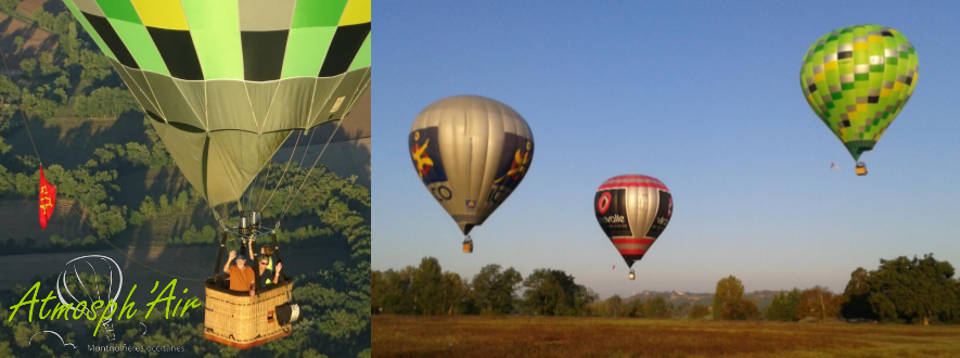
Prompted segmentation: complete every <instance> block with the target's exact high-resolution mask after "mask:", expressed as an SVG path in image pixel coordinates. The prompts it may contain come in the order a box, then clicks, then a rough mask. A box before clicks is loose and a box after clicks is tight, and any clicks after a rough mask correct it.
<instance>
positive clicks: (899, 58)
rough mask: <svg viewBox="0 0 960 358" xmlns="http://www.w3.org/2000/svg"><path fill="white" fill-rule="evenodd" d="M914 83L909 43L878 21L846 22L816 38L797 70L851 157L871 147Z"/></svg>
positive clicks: (809, 97)
mask: <svg viewBox="0 0 960 358" xmlns="http://www.w3.org/2000/svg"><path fill="white" fill-rule="evenodd" d="M916 83H917V52H916V50H915V49H914V48H913V45H912V44H910V41H908V40H907V38H906V37H905V36H903V34H901V33H900V32H898V31H897V30H894V29H892V28H889V27H885V26H880V25H859V26H849V27H844V28H840V29H837V30H834V31H831V32H830V33H828V34H826V35H824V36H823V37H820V39H819V40H817V42H816V43H814V44H813V46H810V49H809V50H807V55H806V56H805V57H804V59H803V67H802V68H801V69H800V86H801V87H802V88H803V94H804V95H805V96H806V98H807V103H809V104H810V108H813V111H814V112H816V113H817V115H818V116H820V119H821V120H823V123H824V124H826V125H827V127H828V128H830V131H832V132H833V134H835V135H836V136H837V138H839V139H840V141H841V142H843V144H844V145H846V147H847V150H848V151H850V154H851V155H852V156H853V159H854V160H858V159H859V158H860V155H861V154H863V152H866V151H868V150H871V149H873V146H874V145H875V144H876V143H877V141H878V140H880V136H882V135H883V132H884V131H886V129H887V126H889V125H890V123H891V122H893V119H894V118H896V117H897V114H898V113H900V110H901V109H903V106H904V105H906V104H907V101H908V100H909V99H910V95H911V94H913V89H914V88H915V87H916Z"/></svg>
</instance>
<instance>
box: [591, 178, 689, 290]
mask: <svg viewBox="0 0 960 358" xmlns="http://www.w3.org/2000/svg"><path fill="white" fill-rule="evenodd" d="M593 204H594V205H593V210H594V213H595V214H596V216H597V222H599V223H600V227H601V228H602V229H603V231H604V233H606V234H607V237H609V238H610V242H612V243H613V245H614V246H615V247H616V248H617V251H619V252H620V255H621V256H623V259H624V261H626V263H627V266H629V267H631V268H632V267H633V263H634V262H636V261H639V260H640V259H641V258H643V255H645V254H646V253H647V251H649V250H650V246H651V245H653V242H654V241H656V240H657V238H658V237H660V234H661V233H662V232H663V230H664V229H665V228H666V227H667V223H669V222H670V217H671V216H672V215H673V198H672V197H671V195H670V190H669V189H667V186H666V185H664V184H663V182H661V181H660V180H658V179H657V178H654V177H650V176H646V175H620V176H615V177H613V178H610V179H607V181H605V182H603V184H601V185H600V187H599V188H597V193H596V196H595V197H594V199H593ZM630 276H631V279H633V270H632V269H631V271H630Z"/></svg>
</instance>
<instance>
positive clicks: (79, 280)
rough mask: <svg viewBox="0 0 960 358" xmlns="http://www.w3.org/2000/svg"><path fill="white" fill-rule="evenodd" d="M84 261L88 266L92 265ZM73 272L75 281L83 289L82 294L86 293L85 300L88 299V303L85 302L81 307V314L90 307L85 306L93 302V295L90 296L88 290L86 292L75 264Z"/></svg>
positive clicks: (88, 310) (85, 286)
mask: <svg viewBox="0 0 960 358" xmlns="http://www.w3.org/2000/svg"><path fill="white" fill-rule="evenodd" d="M85 263H86V264H87V265H89V266H90V267H93V266H92V265H90V263H89V262H85ZM73 274H74V276H76V277H77V283H79V284H80V288H81V289H83V294H84V295H87V300H88V301H87V302H89V303H87V304H86V305H84V307H83V314H87V312H90V308H89V307H87V306H89V305H92V304H93V297H91V296H90V292H87V285H84V284H83V280H81V279H80V272H79V271H77V267H76V266H74V267H73ZM94 274H96V273H94Z"/></svg>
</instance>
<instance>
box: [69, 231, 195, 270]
mask: <svg viewBox="0 0 960 358" xmlns="http://www.w3.org/2000/svg"><path fill="white" fill-rule="evenodd" d="M80 224H81V225H84V226H86V227H87V229H90V230H94V231H96V230H95V229H94V228H93V226H91V225H90V224H88V223H86V222H85V221H80ZM97 237H98V238H99V239H100V240H102V241H103V242H105V243H107V245H110V247H112V248H113V249H114V250H117V252H120V253H122V252H123V251H124V250H123V249H122V248H120V247H119V246H117V244H114V243H113V242H111V241H110V240H107V238H105V237H102V236H100V235H97ZM128 251H129V250H128ZM123 256H124V257H125V258H126V259H127V260H129V261H130V262H133V263H135V264H137V265H139V266H142V267H143V268H145V269H147V270H150V271H153V272H155V273H158V274H161V275H164V276H167V277H173V278H176V279H178V280H183V281H193V282H207V280H206V278H196V277H186V276H180V275H174V274H172V273H169V272H166V271H163V270H161V269H158V268H155V267H153V266H152V265H150V264H148V263H145V262H141V261H140V260H137V259H135V258H133V256H132V255H129V254H123Z"/></svg>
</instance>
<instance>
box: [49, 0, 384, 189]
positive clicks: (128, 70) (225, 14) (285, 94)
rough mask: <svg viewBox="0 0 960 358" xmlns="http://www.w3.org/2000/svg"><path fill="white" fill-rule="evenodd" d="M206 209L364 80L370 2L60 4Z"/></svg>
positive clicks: (332, 116)
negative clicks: (150, 124) (103, 57)
mask: <svg viewBox="0 0 960 358" xmlns="http://www.w3.org/2000/svg"><path fill="white" fill-rule="evenodd" d="M65 2H66V4H67V7H68V8H69V9H70V11H71V12H72V13H73V15H74V16H75V17H76V18H77V20H78V21H79V23H80V24H81V25H82V26H83V27H84V29H85V30H86V31H87V32H88V33H89V34H90V36H91V37H92V38H93V39H94V41H95V42H96V43H97V45H98V46H99V47H100V49H101V51H103V53H104V54H105V55H106V56H107V57H108V58H109V60H110V62H111V63H112V64H113V66H114V68H115V69H116V70H117V72H118V73H119V75H120V77H121V78H122V79H123V82H124V83H125V84H126V85H127V87H129V88H130V91H131V93H132V94H133V95H134V97H135V98H136V99H137V101H138V102H139V103H140V105H141V106H142V107H143V110H144V111H145V112H146V114H147V116H148V117H150V118H151V119H153V124H154V128H156V130H157V133H158V134H159V135H160V137H161V139H162V140H163V142H164V145H165V146H166V148H167V150H168V151H169V152H170V155H171V156H172V157H173V159H174V161H176V163H177V165H178V166H179V167H180V169H181V171H182V172H183V174H184V176H185V177H186V178H187V180H188V181H190V183H191V184H192V185H193V186H194V187H196V188H197V189H198V190H199V191H200V192H201V193H203V195H204V197H205V198H206V199H207V202H208V203H209V205H210V206H215V205H218V204H222V203H227V202H231V201H236V200H238V199H239V198H240V197H241V196H242V195H243V193H244V191H245V189H246V188H247V186H248V185H249V184H250V182H251V181H252V180H253V179H254V178H255V177H256V176H257V174H258V173H259V171H260V170H261V169H262V168H263V167H264V165H266V163H267V162H268V161H269V160H270V158H271V157H272V156H273V154H274V153H275V152H276V150H277V149H278V148H279V146H280V145H281V144H282V143H283V142H284V140H285V139H286V138H287V137H288V136H289V135H290V133H291V132H292V131H293V130H296V129H309V128H311V127H314V126H317V125H319V124H322V123H325V122H328V121H332V120H337V119H341V118H343V116H345V115H346V114H347V113H348V112H349V111H350V110H351V109H352V107H353V105H354V103H355V102H356V100H357V98H358V97H359V96H360V95H361V94H362V93H363V91H364V90H366V88H367V87H368V86H369V83H370V46H371V45H370V44H371V39H370V26H371V24H370V0H326V1H304V0H300V1H296V0H272V1H257V0H182V1H181V0H66V1H65Z"/></svg>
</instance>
